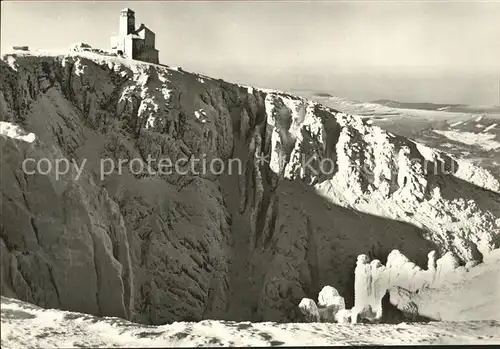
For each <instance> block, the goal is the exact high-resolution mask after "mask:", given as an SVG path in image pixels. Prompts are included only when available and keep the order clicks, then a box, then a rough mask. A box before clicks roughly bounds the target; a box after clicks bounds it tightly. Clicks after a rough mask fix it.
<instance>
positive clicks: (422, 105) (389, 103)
mask: <svg viewBox="0 0 500 349" xmlns="http://www.w3.org/2000/svg"><path fill="white" fill-rule="evenodd" d="M372 103H376V104H380V105H385V106H386V107H392V108H405V109H424V110H443V109H448V108H453V107H466V105H465V104H439V103H428V102H399V101H394V100H391V99H378V100H376V101H372Z"/></svg>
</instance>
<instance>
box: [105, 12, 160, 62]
mask: <svg viewBox="0 0 500 349" xmlns="http://www.w3.org/2000/svg"><path fill="white" fill-rule="evenodd" d="M111 49H112V50H113V51H114V52H115V53H117V54H119V55H123V56H124V57H126V58H129V59H136V60H139V61H144V62H149V63H155V64H158V63H159V60H158V50H157V49H156V48H155V33H154V32H152V31H151V30H150V29H149V28H148V27H146V26H145V25H144V24H141V25H140V26H139V28H137V29H136V28H135V13H134V11H132V10H131V9H129V8H125V9H123V10H122V11H121V12H120V30H119V33H118V36H113V37H111Z"/></svg>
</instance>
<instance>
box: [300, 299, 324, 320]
mask: <svg viewBox="0 0 500 349" xmlns="http://www.w3.org/2000/svg"><path fill="white" fill-rule="evenodd" d="M299 308H300V310H301V311H302V314H304V317H305V318H306V321H307V322H320V321H321V317H320V315H319V310H318V306H317V305H316V303H315V302H314V301H313V300H312V299H310V298H302V300H301V301H300V304H299Z"/></svg>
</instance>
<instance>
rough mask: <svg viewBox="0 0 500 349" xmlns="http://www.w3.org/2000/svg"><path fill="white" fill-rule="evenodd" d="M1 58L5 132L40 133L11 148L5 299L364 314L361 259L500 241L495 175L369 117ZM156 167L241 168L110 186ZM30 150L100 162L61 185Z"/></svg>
mask: <svg viewBox="0 0 500 349" xmlns="http://www.w3.org/2000/svg"><path fill="white" fill-rule="evenodd" d="M0 64H1V65H2V72H5V74H4V73H3V74H2V76H1V77H0V92H1V98H0V102H1V104H0V106H1V110H2V114H1V118H0V120H1V121H4V122H9V123H13V124H22V125H23V129H25V130H26V131H27V132H31V133H33V134H34V135H35V136H36V137H37V142H36V144H35V147H34V148H33V149H31V148H30V149H27V148H26V147H27V146H31V145H28V144H24V143H23V142H16V140H12V139H11V138H9V139H6V138H5V137H0V146H1V147H2V151H3V154H7V155H9V156H6V157H4V158H2V161H3V163H2V176H3V177H2V178H4V179H5V180H3V181H2V183H1V190H2V209H3V210H5V212H6V214H7V215H10V216H11V217H13V219H12V220H9V221H8V222H5V227H4V230H5V234H4V235H3V236H2V240H1V244H0V248H1V249H2V268H4V271H5V273H3V275H5V277H4V278H3V279H2V283H1V285H2V294H4V295H6V296H10V297H16V298H20V299H23V300H26V301H29V302H31V303H34V304H38V305H41V306H44V307H45V306H46V307H54V308H61V309H66V310H75V311H82V312H87V313H90V314H95V315H108V316H118V317H122V318H126V319H130V320H133V321H137V322H142V323H152V324H164V323H168V322H173V321H180V320H193V321H198V320H202V319H207V318H211V319H226V320H227V319H230V320H263V321H292V320H297V319H300V318H301V316H302V315H301V314H300V311H299V309H297V304H298V301H300V299H302V298H304V297H306V296H308V295H309V294H310V293H315V294H317V292H319V288H320V287H321V285H322V284H334V285H335V287H336V288H337V289H338V290H339V292H340V293H341V294H342V295H343V296H344V297H345V299H346V302H347V303H349V302H350V303H352V302H353V300H354V299H353V290H352V284H351V283H349V282H348V280H349V278H350V277H351V274H352V268H354V266H355V263H356V258H357V256H358V255H359V254H361V253H367V251H369V252H371V253H372V254H373V255H375V256H385V255H387V254H388V253H389V252H390V251H391V250H393V249H399V250H401V251H402V253H404V254H405V255H407V256H408V257H409V258H411V260H416V261H417V260H421V259H426V256H427V253H428V252H429V251H430V250H433V249H436V250H438V251H439V252H440V253H444V252H446V251H450V252H451V253H453V254H454V255H455V256H456V257H457V258H459V259H460V260H462V261H463V262H467V261H472V260H477V261H480V260H481V259H482V258H483V257H484V256H486V255H487V254H488V253H489V252H490V251H491V250H492V249H495V248H498V247H499V239H498V236H499V230H498V229H499V225H500V222H499V219H500V218H499V217H500V212H499V211H500V205H499V196H498V192H499V191H500V185H499V183H498V181H496V180H495V179H494V178H493V177H492V176H491V175H490V174H489V172H488V171H486V170H483V169H481V168H479V167H476V166H474V165H472V164H469V163H465V162H463V161H461V160H457V159H454V158H452V157H450V156H448V155H447V154H445V153H443V152H439V151H435V150H433V149H430V148H425V147H423V146H420V145H418V144H416V143H415V142H412V141H409V140H408V139H406V138H404V137H400V136H396V135H393V134H391V133H388V132H386V131H384V130H383V129H381V128H380V127H376V126H371V125H368V124H367V123H365V122H363V120H362V119H361V118H359V117H357V116H351V115H348V114H344V113H339V112H337V111H335V110H333V109H330V108H327V107H324V106H323V105H321V104H318V103H314V102H311V101H308V100H306V99H304V98H300V97H296V96H293V95H290V94H287V93H282V92H278V91H265V90H262V89H257V88H249V87H243V86H238V85H235V84H230V83H227V82H224V81H222V80H216V79H211V78H208V77H204V76H203V77H202V76H199V75H196V74H191V73H187V72H184V71H182V70H181V69H172V68H169V67H165V66H161V65H152V64H147V63H141V62H135V61H129V60H123V59H120V58H117V57H106V56H100V55H97V54H94V53H88V52H85V53H75V52H73V53H70V54H64V55H54V54H40V55H29V54H21V55H7V56H6V57H4V59H3V60H2V61H1V62H0ZM28 150H29V151H28ZM148 155H152V156H153V157H154V158H162V157H169V158H170V159H171V160H173V161H176V160H178V159H189V158H201V157H202V156H206V158H207V159H213V158H220V159H223V160H224V161H227V160H229V159H231V158H238V159H240V160H241V162H242V164H243V171H242V173H233V174H231V175H226V174H223V175H211V174H208V175H206V176H205V175H175V174H173V175H169V176H161V175H148V174H145V175H144V174H141V175H137V174H134V173H132V172H131V171H129V170H127V169H126V168H125V169H124V173H123V174H122V175H117V174H115V175H110V176H108V177H106V179H105V180H101V179H100V176H99V161H100V159H102V158H111V159H115V160H118V159H123V158H126V159H132V158H142V159H145V158H146V157H147V156H148ZM27 156H30V157H35V158H36V159H39V158H49V159H57V158H60V157H67V158H74V159H75V160H76V161H77V163H81V162H82V160H84V159H85V160H86V161H87V162H86V166H85V169H84V171H83V174H82V177H81V178H80V179H75V177H74V175H72V174H69V175H68V176H66V177H64V178H63V179H62V180H56V178H55V177H54V176H52V175H50V174H49V175H38V174H35V175H33V176H26V175H25V174H24V173H23V171H22V168H21V164H22V161H23V160H24V159H25V158H26V157H27ZM304 157H305V160H306V163H304V162H303V159H304ZM259 159H266V161H259ZM308 159H312V161H310V162H308V163H307V160H308ZM325 163H330V164H333V165H334V166H333V171H329V170H330V169H331V168H328V169H327V170H328V171H324V170H325V169H324V168H323V169H321V165H322V164H325ZM424 165H428V166H427V171H426V168H425V166H424ZM7 183H9V184H7ZM12 183H14V184H15V185H12ZM5 198H9V200H7V199H5ZM21 208H22V209H21ZM332 251H334V252H332ZM379 258H381V257H379ZM83 280H84V281H83ZM185 290H189V291H188V292H186V291H185ZM351 305H352V304H351ZM238 317H241V318H238Z"/></svg>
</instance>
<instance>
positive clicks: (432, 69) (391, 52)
mask: <svg viewBox="0 0 500 349" xmlns="http://www.w3.org/2000/svg"><path fill="white" fill-rule="evenodd" d="M124 7H130V8H131V9H133V10H134V11H135V12H136V25H137V26H138V25H139V24H140V23H144V24H146V26H148V27H149V28H150V29H151V30H153V31H154V32H155V33H156V47H157V48H158V49H159V50H160V62H161V63H163V64H167V65H172V66H182V67H183V68H184V69H185V70H189V71H197V72H202V73H205V74H208V75H212V76H215V77H222V78H224V79H226V80H229V81H238V82H242V83H248V84H256V85H259V86H262V87H271V88H282V89H312V90H318V91H325V92H330V93H333V94H337V95H339V96H342V97H346V98H353V99H360V100H373V99H378V98H390V99H399V100H404V101H434V102H458V103H471V104H495V103H496V104H498V103H499V100H498V99H499V92H498V88H499V74H500V1H497V2H492V1H489V2H485V1H469V2H463V1H462V2H448V1H438V0H436V1H426V2H423V1H412V2H403V1H385V2H380V1H362V2H361V1H360V2H353V1H349V2H335V1H328V2H324V1H321V2H316V1H311V2H297V1H296V2H292V1H273V2H271V1H238V2H227V1H219V2H214V1H210V2H208V1H205V2H201V1H182V2H179V1H176V2H159V1H156V2H146V1H134V2H120V1H110V2H103V1H95V2H93V1H80V2H74V1H67V2H41V1H36V2H33V1H31V2H20V1H15V2H5V1H2V22H1V26H2V28H1V29H2V31H1V35H2V38H1V39H2V40H1V44H2V51H4V50H6V49H9V48H10V47H11V46H13V45H29V46H30V47H31V48H43V49H46V48H67V47H69V46H70V45H71V44H72V43H74V42H78V41H84V42H87V43H89V44H90V45H92V46H94V47H99V48H109V37H110V36H111V35H113V34H116V33H117V31H118V20H119V12H120V10H121V9H122V8H124Z"/></svg>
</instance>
